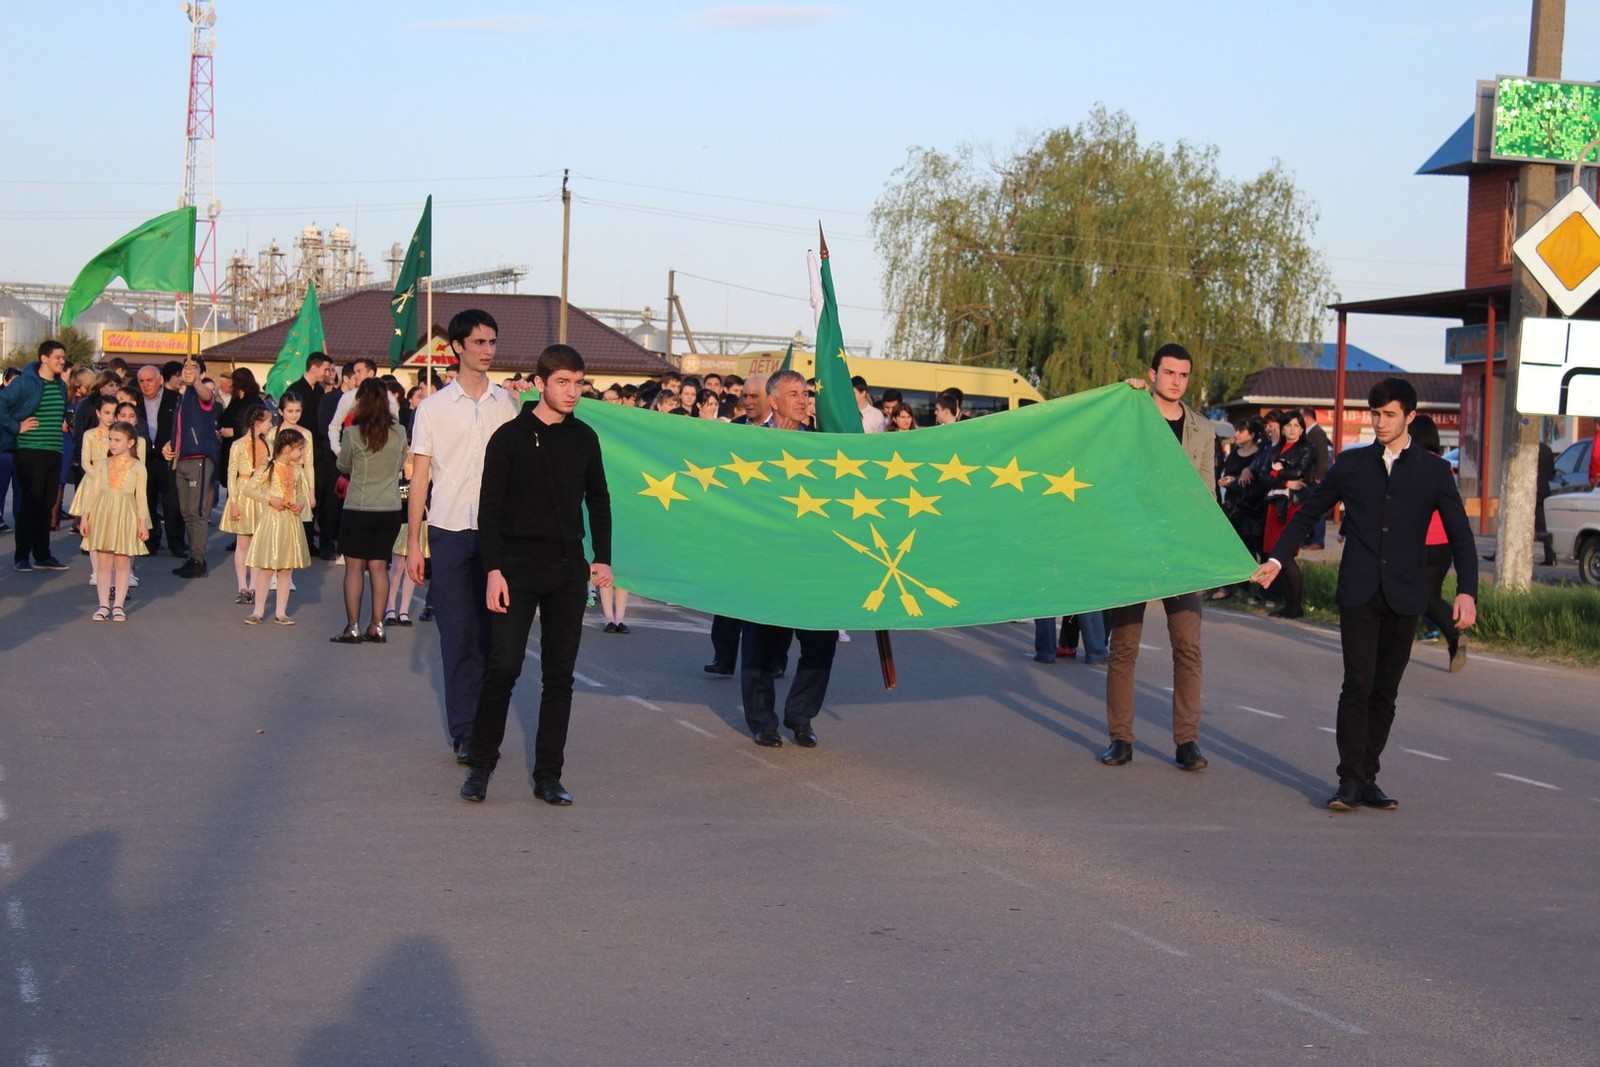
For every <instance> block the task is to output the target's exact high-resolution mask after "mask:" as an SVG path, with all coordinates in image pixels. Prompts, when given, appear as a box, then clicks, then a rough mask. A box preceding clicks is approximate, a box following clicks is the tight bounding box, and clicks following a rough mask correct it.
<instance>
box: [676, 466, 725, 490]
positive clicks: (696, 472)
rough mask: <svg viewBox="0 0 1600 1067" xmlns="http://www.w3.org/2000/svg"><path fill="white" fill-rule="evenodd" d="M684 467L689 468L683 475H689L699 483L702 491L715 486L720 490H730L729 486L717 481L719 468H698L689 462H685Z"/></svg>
mask: <svg viewBox="0 0 1600 1067" xmlns="http://www.w3.org/2000/svg"><path fill="white" fill-rule="evenodd" d="M683 465H684V466H685V467H687V468H688V470H686V471H684V472H683V473H684V474H687V475H688V476H689V477H691V478H693V479H694V480H695V481H697V482H699V483H700V488H701V489H710V488H711V487H712V486H713V485H714V486H716V487H717V488H719V489H726V488H728V487H727V486H725V485H723V484H722V483H721V482H719V481H717V468H715V467H696V466H695V465H694V464H693V463H690V462H689V461H688V460H684V461H683Z"/></svg>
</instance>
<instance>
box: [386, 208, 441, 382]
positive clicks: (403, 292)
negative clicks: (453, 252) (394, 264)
mask: <svg viewBox="0 0 1600 1067" xmlns="http://www.w3.org/2000/svg"><path fill="white" fill-rule="evenodd" d="M432 275H433V197H432V196H431V195H430V196H429V197H428V199H427V202H426V203H424V204H423V205H422V219H421V221H419V222H418V223H417V229H416V232H414V233H413V234H412V235H411V244H410V246H409V247H408V248H407V249H406V258H405V262H404V263H402V264H401V265H400V277H399V278H398V279H396V280H395V283H394V296H393V298H392V299H391V300H390V302H389V310H390V311H391V312H392V313H393V315H394V336H393V337H391V338H390V339H389V367H390V369H393V368H395V367H398V366H399V365H400V361H401V360H403V359H405V355H406V349H407V348H408V347H409V346H410V345H412V344H415V343H416V340H417V280H418V279H419V278H428V277H431V276H432Z"/></svg>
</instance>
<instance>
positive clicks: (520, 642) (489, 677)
mask: <svg viewBox="0 0 1600 1067" xmlns="http://www.w3.org/2000/svg"><path fill="white" fill-rule="evenodd" d="M533 384H534V387H535V388H537V389H538V390H539V400H538V401H537V403H535V402H529V403H527V404H524V405H523V407H522V411H521V413H520V414H518V415H517V417H516V418H515V419H512V420H511V421H510V422H508V423H506V424H505V425H503V426H501V427H500V428H499V429H498V430H496V431H495V432H494V435H493V436H491V437H490V438H489V445H488V448H487V450H486V451H485V452H484V456H483V487H482V491H481V492H480V494H479V497H478V538H479V544H480V546H481V548H482V552H483V562H484V569H485V570H486V571H488V592H487V601H488V607H489V610H490V612H492V613H493V615H492V617H491V619H490V649H489V661H488V666H487V667H486V669H485V670H484V675H483V689H482V690H481V692H480V694H479V696H478V712H477V716H476V718H475V719H474V721H473V724H472V737H471V741H470V742H469V745H468V757H467V763H468V765H469V766H470V767H471V768H472V769H471V771H469V772H468V774H467V779H466V781H465V782H463V783H462V785H461V796H462V797H463V798H464V799H466V800H475V801H476V800H482V799H484V797H485V796H486V795H487V793H488V788H489V775H490V774H492V773H493V772H494V768H495V764H496V763H498V762H499V759H500V743H501V741H503V740H504V739H505V733H506V713H507V711H508V710H509V709H510V706H511V690H512V688H513V687H514V686H515V685H516V683H517V678H518V677H519V676H520V675H521V674H522V662H523V657H524V656H525V654H526V650H527V647H528V632H529V630H530V629H531V628H532V626H533V617H534V613H535V612H538V614H539V617H540V625H539V662H540V670H541V681H542V682H543V691H542V694H541V696H540V700H539V730H538V734H537V736H536V737H535V738H534V746H533V753H534V755H533V795H534V796H536V797H538V798H539V799H540V800H542V801H544V802H545V803H547V804H571V803H572V794H571V793H568V792H567V791H566V789H565V788H563V787H562V785H561V769H562V765H563V753H564V751H565V749H566V744H567V723H568V721H569V719H570V718H571V715H572V670H573V666H574V665H575V664H576V663H577V660H578V642H579V639H580V638H581V637H582V634H583V610H584V604H585V601H586V599H587V597H588V583H589V582H590V581H593V582H594V584H595V585H596V586H598V587H600V588H604V587H606V586H609V585H611V584H612V579H611V495H610V493H609V492H608V491H607V489H606V472H605V466H604V463H603V462H602V460H601V456H600V439H599V438H598V437H597V436H595V432H594V430H592V429H591V428H590V427H589V426H587V425H586V424H584V423H582V422H579V421H578V420H577V419H576V418H574V417H573V415H572V411H573V408H574V407H576V406H577V403H578V397H579V396H580V395H581V394H582V392H583V386H584V378H583V357H582V356H580V355H579V354H578V352H577V350H576V349H574V348H570V347H568V346H567V345H551V346H550V347H549V348H546V349H545V350H544V351H543V352H542V353H540V354H539V362H538V365H537V367H536V369H535V370H534V376H533ZM585 506H587V507H588V511H589V531H590V534H591V537H592V541H593V545H594V562H593V563H590V562H589V561H588V560H586V559H585V558H584V553H583V512H584V507H585Z"/></svg>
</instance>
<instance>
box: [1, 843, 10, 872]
mask: <svg viewBox="0 0 1600 1067" xmlns="http://www.w3.org/2000/svg"><path fill="white" fill-rule="evenodd" d="M10 869H11V846H10V845H7V844H5V843H3V842H0V871H9V870H10Z"/></svg>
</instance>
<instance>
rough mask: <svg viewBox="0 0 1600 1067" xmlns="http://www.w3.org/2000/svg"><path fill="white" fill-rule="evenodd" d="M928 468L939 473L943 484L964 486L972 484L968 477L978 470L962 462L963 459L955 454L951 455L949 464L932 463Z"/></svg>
mask: <svg viewBox="0 0 1600 1067" xmlns="http://www.w3.org/2000/svg"><path fill="white" fill-rule="evenodd" d="M928 466H930V467H932V468H933V469H934V470H936V471H938V472H939V480H940V481H941V482H961V483H962V484H963V485H971V484H972V481H971V480H970V479H969V478H968V477H967V475H969V474H971V473H972V472H973V471H975V470H977V469H978V468H977V467H975V466H972V465H970V464H967V463H963V462H961V457H960V456H958V455H955V454H954V453H951V455H950V462H949V463H930V464H928Z"/></svg>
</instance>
